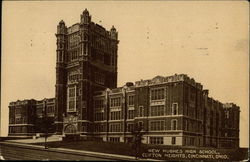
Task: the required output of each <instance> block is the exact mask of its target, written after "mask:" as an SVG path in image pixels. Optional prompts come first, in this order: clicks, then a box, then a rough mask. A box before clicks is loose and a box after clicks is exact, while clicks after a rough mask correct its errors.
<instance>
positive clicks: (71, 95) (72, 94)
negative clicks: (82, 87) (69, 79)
mask: <svg viewBox="0 0 250 162" xmlns="http://www.w3.org/2000/svg"><path fill="white" fill-rule="evenodd" d="M68 110H69V111H75V110H76V87H69V88H68Z"/></svg>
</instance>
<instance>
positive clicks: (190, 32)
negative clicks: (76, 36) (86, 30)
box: [1, 1, 249, 147]
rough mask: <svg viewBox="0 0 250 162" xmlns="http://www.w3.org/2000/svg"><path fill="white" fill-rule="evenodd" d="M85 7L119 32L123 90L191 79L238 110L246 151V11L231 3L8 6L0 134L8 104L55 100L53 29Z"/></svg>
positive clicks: (5, 6) (5, 4)
mask: <svg viewBox="0 0 250 162" xmlns="http://www.w3.org/2000/svg"><path fill="white" fill-rule="evenodd" d="M85 8H87V9H88V10H89V12H90V14H91V15H92V21H94V22H96V23H99V24H101V25H102V26H104V27H105V28H107V29H110V28H111V26H112V25H114V26H115V27H116V29H117V30H118V32H119V40H120V43H119V49H118V55H119V56H118V86H122V85H124V84H125V83H126V82H128V81H132V82H135V81H137V80H140V79H150V78H153V77H155V76H156V75H162V76H168V75H173V74H175V73H178V74H182V73H184V74H188V75H189V76H190V77H193V78H194V79H195V80H196V81H197V82H200V83H202V85H203V87H204V89H209V94H210V96H211V97H213V98H214V99H217V100H219V101H221V102H234V103H236V104H237V105H239V106H240V107H241V119H240V122H241V123H240V124H241V125H240V140H241V141H240V144H241V146H244V147H246V146H248V132H249V131H248V127H249V126H248V121H249V115H248V114H249V111H248V98H249V94H248V89H249V86H248V83H249V74H248V67H249V61H248V60H249V56H248V54H249V46H248V44H249V28H248V24H249V13H248V11H249V9H248V3H247V2H243V1H241V2H239V1H238V2H237V1H236V2H234V1H220V2H216V1H203V2H198V1H187V2H183V1H182V2H180V1H177V2H174V1H168V2H165V1H156V2H153V1H137V2H132V1H128V2H125V1H119V2H115V1H108V2H103V1H95V2H88V1H85V2H79V1H74V2H66V1H61V2H55V1H54V2H44V1H37V2H17V1H14V2H6V1H5V2H3V6H2V9H3V11H2V14H3V17H2V18H3V19H2V34H3V35H2V67H1V70H2V71H1V74H2V80H1V135H7V131H8V103H9V102H10V101H16V100H17V99H21V100H23V99H31V98H34V99H43V98H45V97H46V98H48V97H54V95H55V63H56V55H55V51H56V38H55V33H56V26H57V24H58V23H59V21H60V20H62V19H63V20H64V21H65V23H66V25H67V26H71V25H73V24H74V23H76V22H79V20H80V14H81V13H82V11H83V10H84V9H85Z"/></svg>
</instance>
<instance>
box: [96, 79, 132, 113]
mask: <svg viewBox="0 0 250 162" xmlns="http://www.w3.org/2000/svg"><path fill="white" fill-rule="evenodd" d="M98 76H99V77H100V76H101V75H98ZM99 81H100V80H99ZM97 82H98V81H97ZM103 84H104V83H103ZM94 104H95V108H103V106H104V105H103V100H95V101H94ZM128 105H129V106H132V105H134V96H128ZM119 106H121V97H116V98H111V99H110V107H119Z"/></svg>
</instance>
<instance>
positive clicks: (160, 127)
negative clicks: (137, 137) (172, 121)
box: [149, 120, 165, 131]
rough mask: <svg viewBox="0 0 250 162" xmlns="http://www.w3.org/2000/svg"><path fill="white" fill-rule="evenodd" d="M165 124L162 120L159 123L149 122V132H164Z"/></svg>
mask: <svg viewBox="0 0 250 162" xmlns="http://www.w3.org/2000/svg"><path fill="white" fill-rule="evenodd" d="M164 124H165V122H164V121H163V120H160V121H150V125H149V128H150V130H151V131H159V130H164Z"/></svg>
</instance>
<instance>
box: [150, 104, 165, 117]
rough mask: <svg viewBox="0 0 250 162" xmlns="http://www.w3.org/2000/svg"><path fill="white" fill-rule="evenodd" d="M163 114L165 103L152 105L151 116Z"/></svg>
mask: <svg viewBox="0 0 250 162" xmlns="http://www.w3.org/2000/svg"><path fill="white" fill-rule="evenodd" d="M163 115H164V105H159V106H151V107H150V116H163Z"/></svg>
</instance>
